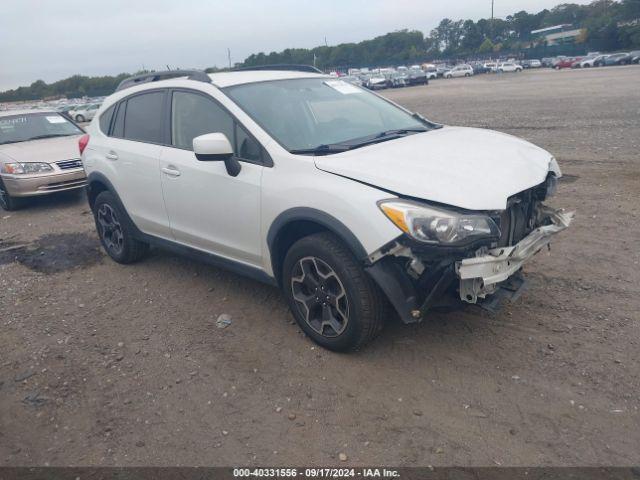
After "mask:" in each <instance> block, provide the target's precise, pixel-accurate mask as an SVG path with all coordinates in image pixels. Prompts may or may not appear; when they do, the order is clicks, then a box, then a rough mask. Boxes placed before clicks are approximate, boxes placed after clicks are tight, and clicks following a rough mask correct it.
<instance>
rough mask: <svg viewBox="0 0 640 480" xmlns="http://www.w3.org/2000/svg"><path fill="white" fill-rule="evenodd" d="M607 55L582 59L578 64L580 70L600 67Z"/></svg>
mask: <svg viewBox="0 0 640 480" xmlns="http://www.w3.org/2000/svg"><path fill="white" fill-rule="evenodd" d="M608 56H609V55H594V56H591V57H587V58H583V59H582V61H581V62H580V63H579V65H580V68H591V67H600V66H602V65H604V61H605V60H606V59H607V57H608Z"/></svg>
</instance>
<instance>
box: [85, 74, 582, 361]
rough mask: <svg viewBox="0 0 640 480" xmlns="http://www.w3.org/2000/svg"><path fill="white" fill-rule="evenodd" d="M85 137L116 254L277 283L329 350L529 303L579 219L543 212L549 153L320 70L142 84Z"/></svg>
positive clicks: (102, 223)
mask: <svg viewBox="0 0 640 480" xmlns="http://www.w3.org/2000/svg"><path fill="white" fill-rule="evenodd" d="M88 133H89V134H90V138H89V139H88V141H87V139H86V138H84V139H83V145H85V147H84V148H83V154H82V157H83V160H84V164H85V168H86V170H87V173H88V182H89V185H88V198H89V202H90V205H91V208H92V211H93V213H94V216H95V221H96V227H97V229H98V233H99V236H100V239H101V242H102V245H103V246H104V248H105V250H106V251H107V253H108V254H109V255H110V256H111V258H113V259H114V260H115V261H117V262H120V263H131V262H134V261H136V260H138V259H140V258H141V257H142V256H143V255H144V254H145V252H146V250H147V249H148V246H149V245H150V244H155V245H159V246H162V247H167V248H171V249H174V250H177V251H179V252H182V253H190V254H193V255H195V256H196V257H197V258H200V259H203V260H206V261H209V262H212V263H214V264H217V265H221V266H224V267H227V268H230V269H233V270H235V271H239V272H241V273H243V274H245V275H249V276H251V277H253V278H256V279H259V280H262V281H265V282H267V283H270V284H273V285H277V286H279V287H280V288H281V289H282V290H283V292H284V294H285V296H286V299H287V301H288V302H289V305H290V307H291V311H292V312H293V315H294V317H295V319H296V320H297V322H298V323H299V325H300V327H301V328H302V329H303V330H304V331H305V332H306V333H307V334H308V335H309V336H310V337H311V338H312V339H313V340H314V341H316V342H317V343H319V344H320V345H322V346H324V347H326V348H329V349H333V350H351V349H357V348H359V347H361V346H362V345H364V344H365V343H366V342H367V341H369V340H370V339H372V338H373V337H374V336H375V335H376V334H377V333H378V332H379V331H380V329H381V328H382V325H383V322H384V321H385V319H387V318H388V317H389V312H390V309H387V308H386V307H387V306H391V307H393V309H394V310H395V311H396V312H397V314H398V316H399V317H400V319H401V320H402V321H404V322H406V323H411V322H420V321H422V320H423V319H425V318H426V316H427V314H428V312H429V311H430V310H432V309H434V308H437V307H451V306H452V305H459V304H464V303H483V302H484V303H485V304H486V302H489V300H490V299H491V298H493V299H495V298H502V297H504V296H507V297H511V296H513V295H517V294H518V293H519V291H520V289H519V287H520V286H521V284H522V282H523V279H522V277H521V275H520V270H521V268H522V265H523V263H525V262H526V261H527V260H529V259H530V258H531V257H532V256H533V255H534V254H535V253H537V252H538V251H539V250H540V249H542V248H543V247H544V246H546V245H547V244H548V243H549V241H550V238H551V237H552V236H553V235H554V234H555V233H557V232H558V231H560V230H562V229H564V228H566V227H567V226H568V225H569V223H570V221H571V218H572V214H571V213H564V212H562V211H557V210H553V209H551V208H549V207H546V206H544V205H543V204H542V201H543V200H544V199H545V198H546V197H547V196H549V195H551V194H552V193H553V190H554V187H555V185H556V179H557V178H558V177H559V176H560V170H559V168H558V164H557V163H556V161H555V159H554V158H553V156H552V155H551V154H550V153H548V152H546V151H544V150H542V149H540V148H538V147H536V146H534V145H532V144H530V143H527V142H525V141H523V140H519V139H517V138H515V137H512V136H509V135H505V134H503V133H497V132H492V131H488V130H480V129H472V128H460V127H449V126H442V125H438V124H435V123H432V122H430V121H428V120H426V119H425V118H423V117H422V116H420V115H418V114H415V113H412V112H410V111H408V110H406V109H404V108H402V107H400V106H398V105H396V104H394V103H392V102H391V101H389V100H387V99H385V98H383V97H381V96H378V95H376V94H374V93H371V92H369V91H367V90H366V89H363V88H360V87H358V86H355V85H351V84H349V83H346V82H343V81H341V80H340V79H336V78H332V77H330V76H327V75H321V74H318V73H314V72H310V71H283V70H281V71H276V70H273V71H269V70H257V71H237V72H227V73H216V74H212V75H206V74H204V73H202V72H196V71H194V72H167V73H156V74H150V75H143V76H139V77H134V78H132V79H129V80H126V81H124V82H123V84H122V85H121V86H120V87H119V89H118V91H117V92H116V93H115V94H113V95H111V96H110V97H109V98H107V99H106V100H105V101H104V104H103V106H102V108H101V110H100V112H99V113H98V115H97V117H96V119H94V121H93V122H92V123H91V125H90V126H89V127H88Z"/></svg>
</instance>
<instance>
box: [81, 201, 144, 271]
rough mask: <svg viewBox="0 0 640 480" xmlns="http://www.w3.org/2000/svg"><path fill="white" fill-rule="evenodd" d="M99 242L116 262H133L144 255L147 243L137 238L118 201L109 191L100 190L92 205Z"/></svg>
mask: <svg viewBox="0 0 640 480" xmlns="http://www.w3.org/2000/svg"><path fill="white" fill-rule="evenodd" d="M93 217H94V219H95V222H96V229H97V231H98V236H99V237H100V243H102V246H103V248H104V249H105V251H106V252H107V254H108V255H109V256H110V257H111V258H112V259H113V260H115V261H116V262H118V263H123V264H127V263H133V262H136V261H138V260H140V259H141V258H142V257H144V256H145V254H146V253H147V251H148V250H149V245H148V244H146V243H144V242H141V241H139V240H137V239H136V238H135V236H134V232H133V228H132V226H131V225H130V224H129V221H128V219H127V217H126V214H125V212H124V210H123V209H122V207H121V206H120V202H118V200H117V199H116V197H115V195H113V194H112V193H111V192H109V191H105V192H102V193H100V194H99V195H98V197H97V198H96V201H95V203H94V206H93Z"/></svg>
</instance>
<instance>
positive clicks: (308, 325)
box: [282, 232, 388, 352]
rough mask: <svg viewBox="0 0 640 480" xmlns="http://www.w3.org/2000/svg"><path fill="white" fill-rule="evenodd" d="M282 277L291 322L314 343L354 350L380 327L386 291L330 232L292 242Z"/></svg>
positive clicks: (342, 349)
mask: <svg viewBox="0 0 640 480" xmlns="http://www.w3.org/2000/svg"><path fill="white" fill-rule="evenodd" d="M282 279H283V290H284V294H285V297H286V298H287V301H288V303H289V307H290V308H291V312H292V313H293V316H294V317H295V319H296V322H298V325H299V326H300V328H301V329H302V330H303V331H304V332H305V333H306V334H307V335H308V336H309V337H310V338H311V339H312V340H313V341H314V342H316V343H317V344H318V345H320V346H322V347H324V348H326V349H328V350H333V351H337V352H346V351H353V350H358V349H360V348H362V347H363V346H364V345H366V344H367V343H368V342H370V341H371V340H373V339H374V338H375V337H376V335H378V333H380V331H381V330H382V327H383V325H384V319H385V317H386V315H387V313H388V303H387V300H386V297H385V296H384V294H383V293H382V292H381V291H380V289H379V288H378V286H377V285H376V284H375V283H374V281H373V280H372V279H371V277H370V276H369V275H368V274H367V273H366V272H365V271H364V268H363V267H362V265H361V264H360V262H359V261H358V260H357V259H356V258H355V257H354V255H353V254H352V253H351V251H350V250H349V249H348V248H347V247H346V246H345V245H344V244H343V243H342V242H341V241H340V239H338V237H336V236H335V235H334V234H332V233H329V232H322V233H317V234H314V235H310V236H308V237H304V238H302V239H300V240H298V241H297V242H296V243H294V244H293V245H292V246H291V248H290V249H289V251H288V252H287V255H286V257H285V260H284V265H283V269H282ZM325 295H326V297H325ZM314 297H315V298H314Z"/></svg>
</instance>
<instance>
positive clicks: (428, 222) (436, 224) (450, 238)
mask: <svg viewBox="0 0 640 480" xmlns="http://www.w3.org/2000/svg"><path fill="white" fill-rule="evenodd" d="M378 206H379V207H380V210H382V211H383V212H384V214H385V215H386V216H387V217H388V218H389V220H391V221H392V222H393V223H394V224H395V225H396V226H397V227H398V228H399V229H400V230H402V231H403V232H405V233H406V234H407V235H409V236H410V237H411V238H413V239H414V240H418V241H419V242H423V243H431V244H440V245H447V246H455V245H459V244H465V243H469V242H472V241H474V240H479V239H481V238H499V237H500V229H499V228H498V226H497V225H496V223H495V222H494V221H493V219H491V217H489V216H487V215H482V214H467V213H459V212H456V211H453V210H445V209H441V208H435V207H431V206H428V205H424V204H422V203H419V202H413V201H410V200H399V199H395V200H383V201H381V202H379V203H378Z"/></svg>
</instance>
